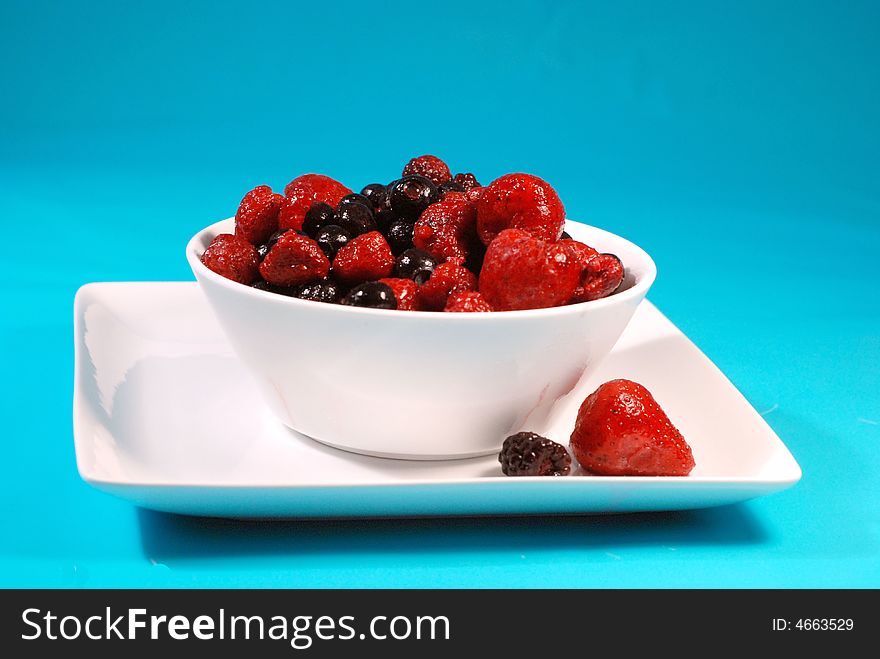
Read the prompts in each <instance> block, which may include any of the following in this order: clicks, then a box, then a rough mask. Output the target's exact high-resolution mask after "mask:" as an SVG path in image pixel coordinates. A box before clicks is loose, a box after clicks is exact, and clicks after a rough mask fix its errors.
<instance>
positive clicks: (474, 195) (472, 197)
mask: <svg viewBox="0 0 880 659" xmlns="http://www.w3.org/2000/svg"><path fill="white" fill-rule="evenodd" d="M485 191H486V188H483V187H479V188H471V189H470V190H468V191H467V198H468V201H469V202H471V203H472V204H475V203H477V202H478V201H479V200H480V199H481V198H482V196H483V193H484V192H485Z"/></svg>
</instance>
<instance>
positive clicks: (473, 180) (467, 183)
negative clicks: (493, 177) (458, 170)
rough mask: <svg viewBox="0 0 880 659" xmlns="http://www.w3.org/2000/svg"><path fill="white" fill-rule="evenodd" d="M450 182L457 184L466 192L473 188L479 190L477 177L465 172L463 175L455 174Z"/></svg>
mask: <svg viewBox="0 0 880 659" xmlns="http://www.w3.org/2000/svg"><path fill="white" fill-rule="evenodd" d="M452 180H453V181H455V182H456V183H458V184H459V185H460V186H461V187H463V188H464V189H465V191H467V190H473V189H474V188H479V187H480V183H479V181H477V177H476V176H474V175H473V174H471V173H470V172H467V173H465V174H456V175H455V176H453V177H452Z"/></svg>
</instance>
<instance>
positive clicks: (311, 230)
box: [303, 201, 336, 238]
mask: <svg viewBox="0 0 880 659" xmlns="http://www.w3.org/2000/svg"><path fill="white" fill-rule="evenodd" d="M335 223H336V212H335V211H334V210H333V207H332V206H330V205H329V204H325V203H324V202H322V201H319V202H317V203H315V204H312V206H311V208H309V210H308V211H306V217H305V219H304V220H303V231H305V232H306V235H307V236H309V237H310V238H314V237H315V236H316V235H317V233H318V229H320V228H321V227H325V226H327V225H328V224H335Z"/></svg>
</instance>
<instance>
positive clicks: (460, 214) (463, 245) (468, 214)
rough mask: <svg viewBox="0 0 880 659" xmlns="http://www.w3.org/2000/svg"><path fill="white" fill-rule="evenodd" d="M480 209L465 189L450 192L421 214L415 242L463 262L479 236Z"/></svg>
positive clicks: (444, 257) (441, 256)
mask: <svg viewBox="0 0 880 659" xmlns="http://www.w3.org/2000/svg"><path fill="white" fill-rule="evenodd" d="M476 223H477V212H476V209H475V208H474V206H473V204H471V203H470V202H469V201H468V200H467V195H466V194H465V193H463V192H449V193H447V195H446V196H445V197H444V198H443V201H439V202H437V203H435V204H431V205H430V206H428V207H427V208H426V209H425V210H424V211H423V212H422V214H421V216H419V219H418V221H417V222H416V225H415V229H414V230H413V245H415V246H416V247H418V248H419V249H423V250H425V251H426V252H428V253H429V254H431V255H433V256H435V257H436V258H437V259H439V260H440V261H456V262H458V263H464V260H465V259H466V258H467V256H468V252H469V251H470V249H469V246H470V243H471V242H472V241H473V239H474V238H475V237H476V227H477V224H476Z"/></svg>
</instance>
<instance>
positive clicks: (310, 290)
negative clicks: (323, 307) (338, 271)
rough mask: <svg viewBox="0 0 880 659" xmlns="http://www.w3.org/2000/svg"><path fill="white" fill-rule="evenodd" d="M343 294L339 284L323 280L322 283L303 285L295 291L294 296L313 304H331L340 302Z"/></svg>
mask: <svg viewBox="0 0 880 659" xmlns="http://www.w3.org/2000/svg"><path fill="white" fill-rule="evenodd" d="M341 292H342V289H341V287H340V286H339V284H338V283H336V282H335V281H333V280H332V279H323V280H321V281H315V282H310V283H308V284H302V285H301V286H297V287H296V288H295V289H293V296H294V297H298V298H299V299H300V300H311V301H313V302H329V303H330V304H332V303H334V302H336V301H337V300H339V297H340V294H341Z"/></svg>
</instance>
